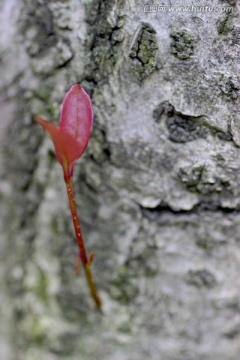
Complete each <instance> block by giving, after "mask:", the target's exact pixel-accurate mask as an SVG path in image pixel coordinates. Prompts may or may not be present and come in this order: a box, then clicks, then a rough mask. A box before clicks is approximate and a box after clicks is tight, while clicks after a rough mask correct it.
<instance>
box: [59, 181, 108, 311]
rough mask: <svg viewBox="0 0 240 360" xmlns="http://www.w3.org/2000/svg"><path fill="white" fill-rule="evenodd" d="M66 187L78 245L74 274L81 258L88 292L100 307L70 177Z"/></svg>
mask: <svg viewBox="0 0 240 360" xmlns="http://www.w3.org/2000/svg"><path fill="white" fill-rule="evenodd" d="M66 187H67V193H68V200H69V205H70V209H71V214H72V219H73V225H74V229H75V233H76V239H77V243H78V247H79V257H78V258H77V264H76V271H75V274H76V275H77V274H78V270H79V265H80V260H81V262H82V264H83V268H84V271H85V276H86V280H87V283H88V286H89V290H90V294H91V296H92V298H93V300H94V302H95V305H96V308H97V309H100V308H101V304H102V302H101V299H100V297H99V295H98V293H97V289H96V286H95V284H94V281H93V277H92V273H91V269H90V266H91V261H92V257H93V256H92V257H91V255H90V258H89V260H88V257H87V253H86V249H85V246H84V241H83V236H82V231H81V227H80V222H79V219H78V215H77V209H76V204H75V200H74V193H73V186H72V180H71V179H70V180H69V179H68V180H66Z"/></svg>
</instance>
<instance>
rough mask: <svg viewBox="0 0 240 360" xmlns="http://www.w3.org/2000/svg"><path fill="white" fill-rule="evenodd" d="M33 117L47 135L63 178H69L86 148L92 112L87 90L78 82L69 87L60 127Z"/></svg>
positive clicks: (91, 122) (90, 129)
mask: <svg viewBox="0 0 240 360" xmlns="http://www.w3.org/2000/svg"><path fill="white" fill-rule="evenodd" d="M35 120H36V121H37V123H39V124H40V125H41V126H42V127H43V129H44V130H45V131H46V132H47V133H48V134H49V135H50V137H51V139H52V141H53V143H54V146H55V152H56V156H57V159H58V161H59V162H60V164H61V165H62V167H63V171H64V176H65V179H70V178H71V177H72V172H73V166H74V163H75V161H76V160H78V159H79V158H80V157H81V155H82V154H83V152H84V151H85V149H86V147H87V144H88V140H89V138H90V135H91V131H92V125H93V112H92V105H91V100H90V98H89V96H88V94H87V93H86V92H85V91H84V90H83V88H82V87H81V86H80V85H77V84H76V85H73V86H72V87H71V89H70V90H69V91H68V92H67V94H66V95H65V98H64V101H63V106H62V112H61V119H60V127H58V126H56V125H54V124H53V123H51V122H49V121H48V120H46V119H44V118H42V117H41V116H38V115H37V116H36V117H35Z"/></svg>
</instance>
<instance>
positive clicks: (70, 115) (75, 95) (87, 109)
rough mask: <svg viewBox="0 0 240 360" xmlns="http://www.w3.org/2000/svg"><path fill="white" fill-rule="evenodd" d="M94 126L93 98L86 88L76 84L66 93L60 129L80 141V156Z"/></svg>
mask: <svg viewBox="0 0 240 360" xmlns="http://www.w3.org/2000/svg"><path fill="white" fill-rule="evenodd" d="M92 126H93V112H92V105H91V100H90V98H89V96H88V94H87V93H86V92H85V91H84V89H83V88H82V87H81V86H80V85H78V84H76V85H73V86H72V87H71V89H70V90H69V91H68V92H67V94H66V95H65V98H64V101H63V106H62V112H61V118H60V131H61V132H62V131H64V132H66V133H68V134H69V135H71V136H72V137H73V138H74V139H75V140H76V141H77V143H78V157H80V156H81V155H82V154H83V152H84V151H85V149H86V147H87V144H88V140H89V137H90V135H91V132H92Z"/></svg>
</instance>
